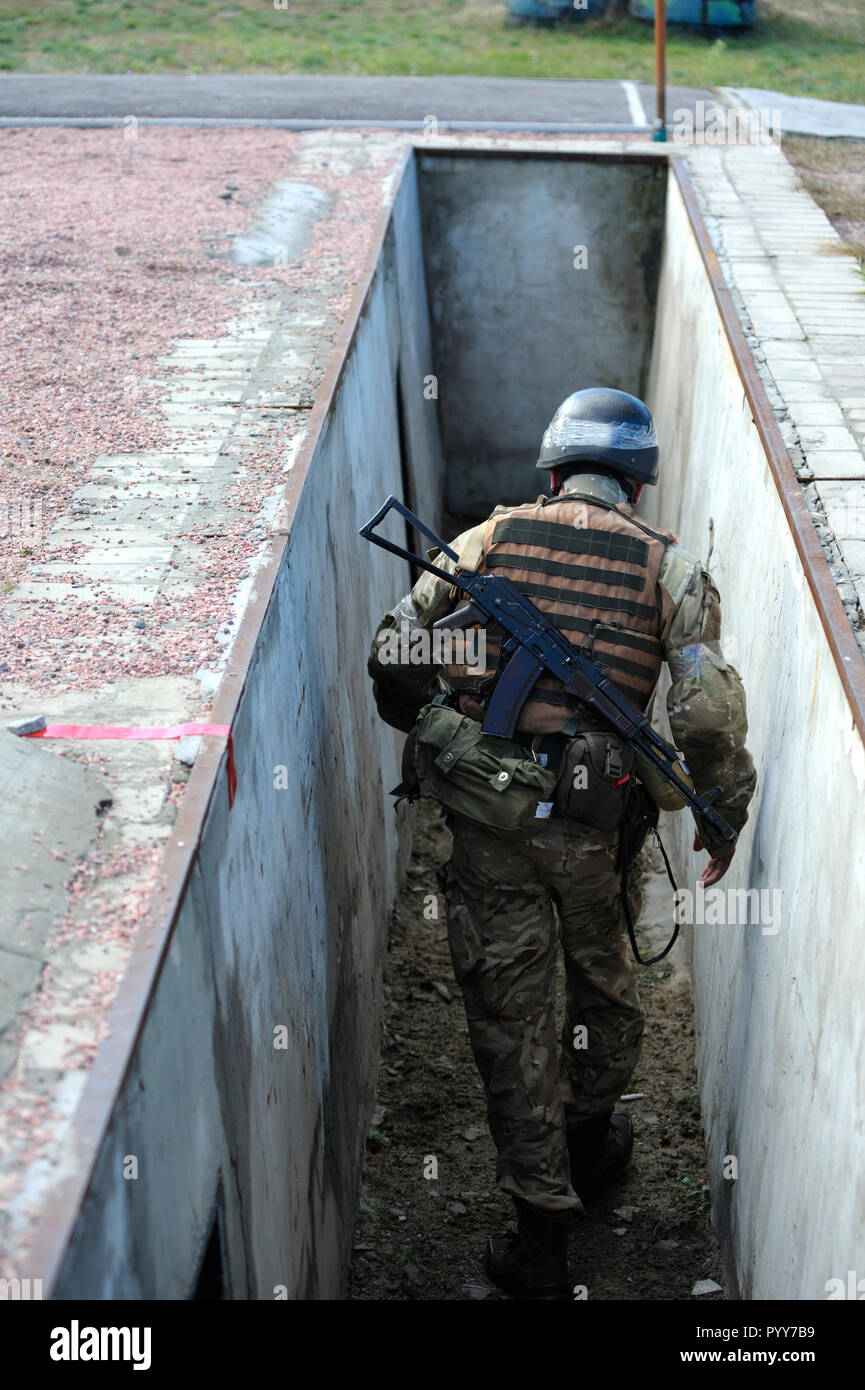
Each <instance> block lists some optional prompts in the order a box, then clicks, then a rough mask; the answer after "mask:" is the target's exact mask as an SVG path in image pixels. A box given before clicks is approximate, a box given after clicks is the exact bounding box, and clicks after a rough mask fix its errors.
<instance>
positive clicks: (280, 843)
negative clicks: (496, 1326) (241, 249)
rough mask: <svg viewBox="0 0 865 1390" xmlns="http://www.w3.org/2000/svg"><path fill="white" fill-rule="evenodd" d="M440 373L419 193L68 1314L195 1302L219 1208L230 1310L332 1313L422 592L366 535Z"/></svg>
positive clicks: (401, 232)
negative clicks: (395, 633) (394, 648)
mask: <svg viewBox="0 0 865 1390" xmlns="http://www.w3.org/2000/svg"><path fill="white" fill-rule="evenodd" d="M429 357H430V352H429V329H428V323H427V319H426V297H425V294H424V292H423V278H422V265H421V262H420V239H419V217H418V204H417V188H416V181H415V178H414V171H413V170H412V169H410V170H409V172H408V174H407V176H406V178H405V180H404V181H403V184H402V187H401V190H400V192H399V195H398V198H397V201H396V205H395V208H394V213H393V218H392V225H391V231H390V234H389V236H388V239H387V243H386V247H385V252H384V255H383V258H382V262H381V263H380V268H379V273H378V276H377V279H376V282H375V287H374V290H373V292H372V296H371V299H370V302H369V305H368V308H367V311H366V313H365V316H364V318H363V320H362V322H361V325H360V328H359V331H358V335H357V339H356V343H355V347H354V350H353V352H352V354H351V357H350V360H349V362H348V365H347V367H346V370H345V372H344V375H343V378H342V381H341V383H340V386H339V390H338V395H337V399H336V403H335V406H334V408H333V410H332V412H331V414H330V415H329V417H328V419H327V421H326V423H325V425H324V427H323V431H322V433H321V435H320V437H319V440H318V444H317V447H316V450H315V454H314V457H313V459H312V462H311V465H310V471H309V474H308V477H307V479H306V481H305V484H304V487H303V490H302V493H301V497H300V501H299V505H298V511H297V514H296V516H295V519H294V521H293V525H292V529H291V533H290V535H289V538H288V543H287V549H286V553H285V555H284V557H283V562H282V565H281V568H280V572H279V576H278V579H277V583H276V587H275V591H274V593H273V595H272V598H271V602H270V605H269V607H268V610H267V614H266V616H265V619H264V623H263V627H262V630H261V633H260V637H259V640H258V643H257V647H256V650H255V654H254V657H253V661H252V666H251V670H250V672H249V676H248V679H247V682H246V686H245V690H244V694H243V697H242V703H241V706H240V709H239V712H238V716H237V719H236V722H235V726H234V738H235V745H236V749H237V762H238V769H239V783H238V790H237V799H236V801H235V804H234V807H233V809H232V810H231V811H230V812H229V810H228V806H227V797H226V789H225V786H224V785H223V786H221V787H219V788H218V790H217V795H216V797H215V801H214V804H213V806H212V809H211V812H210V814H209V817H208V819H207V822H206V825H205V828H204V833H203V837H202V843H201V847H200V851H199V854H198V858H197V863H196V866H195V870H194V874H193V878H192V880H191V883H190V886H189V889H188V891H187V893H186V897H185V901H184V904H183V908H182V911H181V914H180V917H179V920H178V922H177V926H176V929H175V932H174V936H173V940H172V943H171V947H170V951H169V953H168V956H167V958H166V960H165V962H164V965H163V968H162V971H161V975H160V978H159V982H158V986H157V989H156V992H155V996H154V998H153V1001H152V1004H151V1007H150V1010H149V1014H148V1017H147V1020H146V1023H145V1026H144V1030H143V1033H142V1036H141V1038H140V1042H139V1045H138V1047H137V1049H136V1052H135V1055H134V1057H133V1061H132V1066H131V1070H130V1072H129V1074H128V1076H127V1079H126V1082H125V1085H124V1089H123V1094H122V1099H121V1102H120V1104H119V1105H118V1106H117V1107H116V1108H115V1111H114V1114H113V1118H112V1122H111V1126H110V1132H109V1135H108V1139H107V1141H106V1143H105V1145H104V1147H103V1150H102V1153H101V1156H100V1159H99V1162H98V1167H97V1171H96V1175H95V1178H94V1181H93V1183H92V1185H91V1190H90V1193H89V1196H88V1199H87V1201H86V1203H85V1205H84V1208H83V1210H82V1214H81V1217H80V1220H79V1222H78V1225H77V1228H76V1232H75V1236H74V1239H73V1242H72V1245H71V1247H70V1250H69V1253H68V1256H67V1258H66V1261H65V1265H64V1268H63V1270H62V1273H61V1277H60V1281H59V1285H58V1289H57V1294H58V1296H60V1297H75V1298H136V1299H137V1298H186V1297H188V1296H189V1295H190V1293H191V1292H192V1288H193V1284H194V1280H195V1276H196V1271H197V1268H198V1265H199V1261H200V1258H201V1254H202V1251H203V1247H204V1242H205V1238H206V1235H207V1230H208V1224H209V1221H210V1218H211V1213H212V1210H213V1206H214V1202H215V1200H216V1197H217V1193H218V1192H219V1193H220V1194H221V1197H220V1200H221V1204H222V1212H223V1215H222V1224H223V1247H224V1257H225V1266H226V1278H227V1285H228V1288H227V1296H228V1297H231V1298H240V1299H244V1298H252V1299H259V1298H262V1299H269V1298H273V1297H274V1289H275V1288H276V1287H277V1286H284V1288H285V1290H286V1292H287V1296H288V1297H289V1298H334V1297H339V1295H340V1293H341V1290H342V1287H343V1281H344V1270H345V1268H346V1262H347V1257H348V1251H349V1246H350V1241H351V1235H352V1231H353V1224H354V1213H355V1203H356V1194H357V1185H358V1180H359V1172H360V1157H361V1152H362V1146H363V1139H364V1135H365V1131H366V1126H367V1121H368V1117H369V1112H370V1108H371V1104H372V1098H373V1087H374V1082H375V1076H376V1069H377V1063H378V1053H379V1006H380V997H379V996H380V963H381V955H382V951H383V948H384V944H385V939H386V923H387V915H388V909H389V906H390V904H391V902H392V898H393V893H394V888H395V884H396V880H397V868H398V858H399V855H400V853H401V844H400V839H402V848H403V849H404V848H405V836H404V835H403V836H402V837H401V836H400V834H399V833H398V825H397V822H396V819H395V817H394V814H393V810H392V802H391V800H390V798H389V796H388V795H387V792H388V789H389V788H390V787H392V786H393V785H394V784H395V783H396V782H397V781H398V780H399V768H398V754H399V751H400V739H399V736H398V735H397V734H395V733H394V732H393V731H391V730H390V729H388V728H387V727H386V726H385V725H383V724H381V723H380V722H379V721H378V719H377V718H376V715H375V710H374V706H373V703H372V700H371V695H370V688H369V681H368V678H367V675H366V655H367V650H368V642H369V638H370V636H371V634H372V631H373V629H374V626H375V623H376V621H377V620H378V617H379V616H380V614H381V612H382V611H383V610H384V608H385V607H387V606H389V605H390V604H392V603H393V602H394V601H395V599H396V598H397V597H398V596H399V595H400V594H402V593H404V592H405V591H406V589H407V588H408V586H409V575H408V569H407V566H406V565H404V564H402V563H400V562H399V561H397V560H395V559H393V558H392V557H390V556H386V555H385V554H384V553H383V552H381V551H378V550H375V549H373V548H372V547H370V546H368V545H367V543H366V542H365V541H362V540H361V539H360V538H359V537H358V535H357V530H358V526H359V525H360V524H361V523H362V522H363V521H366V520H367V519H368V517H369V516H370V515H371V514H372V512H373V511H374V510H375V509H376V508H377V507H378V506H379V505H380V504H381V502H382V501H383V499H384V497H385V496H386V495H387V494H388V493H389V492H396V493H400V492H401V490H402V477H401V472H402V470H401V462H400V458H399V438H398V436H399V430H398V422H397V400H396V376H397V370H398V367H399V368H400V369H401V371H402V375H403V378H404V380H414V379H415V378H416V377H417V375H418V373H419V371H420V369H421V367H423V366H424V365H425V364H426V363H427V362H428V361H429ZM405 412H406V415H407V418H408V421H409V424H410V428H411V444H412V451H411V457H410V459H408V461H407V463H406V468H407V470H408V479H409V482H410V484H411V487H412V488H413V490H414V493H415V496H416V498H417V499H418V501H419V502H420V504H421V505H423V506H424V507H427V508H432V506H433V504H434V502H435V501H437V498H438V495H439V493H440V481H441V456H440V451H439V446H438V437H437V424H436V413H435V406H434V403H431V402H425V401H424V400H423V397H422V394H421V393H419V392H418V393H413V392H408V393H406V396H405ZM280 765H282V766H284V767H286V768H287V777H288V788H287V789H277V788H276V787H275V785H274V777H275V770H276V769H277V768H278V767H279V766H280ZM280 1028H284V1030H285V1044H286V1045H285V1046H284V1047H275V1046H274V1042H275V1037H276V1035H275V1030H277V1029H280ZM277 1040H278V1041H281V1040H282V1039H280V1038H278V1037H277ZM127 1155H133V1156H135V1157H136V1158H137V1160H138V1177H137V1179H135V1180H126V1179H124V1177H123V1164H124V1157H125V1156H127Z"/></svg>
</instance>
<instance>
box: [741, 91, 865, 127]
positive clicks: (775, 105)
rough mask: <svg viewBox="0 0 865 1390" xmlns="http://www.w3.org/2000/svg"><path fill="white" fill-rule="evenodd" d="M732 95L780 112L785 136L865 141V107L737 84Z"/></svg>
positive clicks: (746, 101) (758, 106)
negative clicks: (835, 137)
mask: <svg viewBox="0 0 865 1390" xmlns="http://www.w3.org/2000/svg"><path fill="white" fill-rule="evenodd" d="M732 94H733V95H734V96H737V97H738V98H739V99H740V101H742V102H744V103H745V105H746V106H750V107H753V109H754V110H755V111H780V113H781V120H780V125H781V131H782V133H783V134H784V135H825V136H846V137H847V138H848V139H857V140H865V106H848V105H847V104H846V103H845V102H843V101H819V100H818V99H817V98H816V97H791V96H788V95H787V94H786V92H768V91H765V90H764V89H763V88H762V87H734V88H733V89H732Z"/></svg>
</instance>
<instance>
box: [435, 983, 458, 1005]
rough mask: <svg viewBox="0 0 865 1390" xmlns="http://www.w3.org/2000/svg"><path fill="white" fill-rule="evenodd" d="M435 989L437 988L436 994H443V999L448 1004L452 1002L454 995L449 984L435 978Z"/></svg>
mask: <svg viewBox="0 0 865 1390" xmlns="http://www.w3.org/2000/svg"><path fill="white" fill-rule="evenodd" d="M433 989H434V990H435V992H436V994H440V995H441V997H442V999H443V1000H444V1001H445V1003H446V1004H450V1003H451V1002H452V1000H453V995H452V994H451V992H450V990H449V989H448V987H447V985H443V984H441V983H440V982H439V981H438V980H433Z"/></svg>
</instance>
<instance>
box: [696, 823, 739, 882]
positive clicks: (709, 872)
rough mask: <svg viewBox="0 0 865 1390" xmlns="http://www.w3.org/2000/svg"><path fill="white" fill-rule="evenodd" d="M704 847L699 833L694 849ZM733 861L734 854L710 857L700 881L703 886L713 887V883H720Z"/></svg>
mask: <svg viewBox="0 0 865 1390" xmlns="http://www.w3.org/2000/svg"><path fill="white" fill-rule="evenodd" d="M702 848H703V842H702V840H701V839H700V837H699V835H695V836H694V849H695V850H701V849H702ZM732 862H733V856H732V854H731V855H730V857H729V858H728V859H710V860H709V862H708V864H707V865H706V867H705V869H704V870H703V876H702V878H701V879H700V883H701V884H702V886H703V887H704V888H711V886H712V884H713V883H719V882H720V880H721V879H722V878H723V877H724V875H725V873H726V872H727V870H728V869H729V867H730V865H731V864H732Z"/></svg>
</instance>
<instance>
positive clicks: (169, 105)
mask: <svg viewBox="0 0 865 1390" xmlns="http://www.w3.org/2000/svg"><path fill="white" fill-rule="evenodd" d="M713 100H715V101H717V98H713V97H712V94H711V93H710V92H708V91H701V90H699V89H697V88H690V87H688V88H685V87H672V88H670V89H669V91H668V120H669V121H670V122H672V120H673V116H674V113H675V112H676V111H677V110H678V109H680V108H687V109H689V110H693V109H694V107H695V105H696V103H697V101H703V102H708V103H712V102H713ZM654 108H655V96H654V89H653V88H652V87H651V86H649V85H647V84H645V83H638V82H568V81H564V80H549V81H547V80H542V79H539V80H534V79H523V78H507V77H339V76H329V77H294V76H267V75H263V76H256V75H236V74H225V75H204V76H193V77H174V76H129V77H126V76H112V75H99V76H77V75H75V76H65V75H59V76H54V75H52V76H35V75H32V74H28V73H12V74H8V73H7V74H4V75H3V76H2V77H0V122H2V123H4V124H9V123H18V122H20V121H27V122H28V123H29V122H32V121H36V120H39V121H43V120H51V121H60V122H63V123H70V122H72V123H78V122H83V123H87V124H90V123H92V122H100V123H101V122H115V121H121V120H123V118H124V117H126V116H130V115H134V116H137V117H138V118H139V120H156V121H172V122H173V121H177V122H181V123H198V122H210V121H227V122H231V123H235V122H240V121H255V122H267V123H270V122H276V123H280V124H283V123H285V124H291V125H296V126H298V127H300V128H303V127H307V128H310V127H315V126H318V125H325V126H330V125H340V124H349V125H358V124H364V125H370V124H373V123H378V122H384V123H387V124H407V125H408V126H418V127H420V128H422V127H423V124H424V121H425V119H426V118H427V117H429V116H435V117H436V119H437V120H438V122H439V126H440V128H448V127H451V128H459V127H460V126H462V125H463V124H468V125H470V126H471V127H473V128H478V127H479V126H480V127H483V126H485V125H493V126H496V127H500V128H504V129H511V128H513V129H522V130H531V129H534V128H537V127H539V126H554V127H557V128H577V129H579V130H590V129H592V128H597V127H600V128H601V129H604V130H640V129H647V128H650V127H651V125H652V121H653V116H654Z"/></svg>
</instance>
